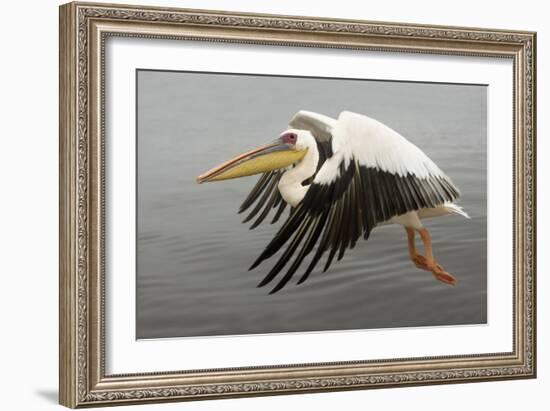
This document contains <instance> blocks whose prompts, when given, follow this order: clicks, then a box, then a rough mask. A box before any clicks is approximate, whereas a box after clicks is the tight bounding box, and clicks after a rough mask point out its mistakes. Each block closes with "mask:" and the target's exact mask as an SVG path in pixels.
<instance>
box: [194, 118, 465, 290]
mask: <svg viewBox="0 0 550 411" xmlns="http://www.w3.org/2000/svg"><path fill="white" fill-rule="evenodd" d="M258 173H263V175H262V176H261V178H260V179H259V181H258V182H257V183H256V185H255V186H254V188H253V189H252V191H251V192H250V194H249V195H248V197H247V198H246V199H245V201H244V202H243V204H242V205H241V208H240V210H239V212H240V213H241V212H243V211H245V210H247V209H248V208H250V207H251V206H252V205H253V204H254V203H256V205H255V206H254V208H253V209H252V212H251V213H250V215H249V216H248V217H247V218H246V219H245V220H244V222H247V221H250V220H251V219H252V218H253V217H255V216H256V215H258V213H259V216H258V217H257V219H256V220H255V222H254V223H253V224H252V226H251V229H252V228H254V227H256V226H257V225H258V224H260V223H261V222H262V221H263V220H264V219H265V218H266V216H267V215H268V214H269V212H270V210H273V209H276V211H275V215H274V218H273V220H272V223H274V222H276V221H277V220H278V219H279V217H280V216H281V213H282V212H283V210H284V209H285V207H286V205H287V204H289V205H290V206H291V207H292V209H291V212H290V214H289V216H288V218H287V220H286V221H285V222H284V224H283V225H282V226H281V227H280V229H279V231H278V232H277V234H276V235H275V237H274V238H273V239H272V240H271V242H270V243H269V244H268V245H267V247H266V248H265V250H264V251H263V252H262V253H261V255H260V256H259V257H258V259H257V260H256V261H255V262H254V263H253V264H252V266H251V267H250V269H253V268H255V267H256V266H258V265H259V264H260V263H261V262H262V261H264V260H265V259H267V258H269V257H271V256H273V255H274V254H275V253H276V252H277V251H279V250H280V249H281V248H282V247H283V246H284V245H285V244H286V243H289V244H288V246H287V247H286V250H285V251H284V252H283V253H282V255H281V256H280V258H279V260H278V261H277V262H276V263H275V265H274V266H273V268H272V269H271V271H270V272H269V274H267V276H266V277H265V278H264V279H263V281H262V282H260V284H259V285H258V286H263V285H265V284H267V283H269V282H271V281H272V280H273V279H274V278H275V277H277V275H278V274H279V273H280V272H281V270H282V269H283V268H284V266H285V265H286V264H287V263H288V262H290V260H291V258H292V256H293V255H294V253H295V252H296V251H298V253H297V255H296V257H295V258H294V261H293V262H292V264H291V265H290V267H289V268H288V270H287V271H286V273H285V274H284V275H283V276H282V278H280V279H279V281H278V283H277V284H276V286H275V287H274V288H273V289H272V290H271V292H270V293H274V292H277V291H278V290H280V289H281V288H282V287H284V285H285V284H286V283H287V282H288V281H289V280H290V279H291V278H292V276H293V275H294V273H295V272H296V271H297V269H298V267H299V266H300V264H301V263H302V262H303V261H304V259H305V257H306V256H307V255H308V254H310V253H312V252H314V254H313V257H312V258H311V260H310V262H309V265H308V266H307V268H306V270H305V272H304V273H303V274H302V276H301V278H300V279H299V280H298V284H300V283H302V282H303V281H305V280H306V279H307V278H308V276H309V275H310V273H311V272H312V270H313V269H314V267H315V266H316V264H317V262H318V261H319V259H320V258H321V256H322V255H323V254H324V253H325V252H326V251H328V252H329V254H328V258H327V260H326V263H325V266H324V271H326V270H327V269H328V268H329V266H330V265H331V263H332V261H333V259H334V257H335V256H337V259H338V260H340V259H341V258H342V257H343V255H344V252H345V251H346V249H348V248H349V249H352V248H353V247H354V246H355V244H356V242H357V240H358V239H359V237H360V236H363V238H364V239H368V237H369V234H370V232H371V231H372V229H373V228H375V227H376V226H379V225H384V224H400V225H402V226H403V227H404V228H405V230H406V232H407V240H408V249H409V256H410V258H411V260H412V262H413V263H414V264H415V265H416V267H418V268H420V269H422V270H426V271H431V272H432V273H433V275H434V277H435V278H436V279H437V280H439V281H442V282H444V283H446V284H450V285H455V284H456V279H455V278H454V277H453V276H452V275H451V274H449V273H448V272H446V271H445V270H444V269H443V267H441V265H439V264H438V263H437V261H436V260H435V258H434V256H433V251H432V242H431V238H430V233H429V232H428V230H427V229H426V228H425V227H424V226H423V225H422V219H424V218H427V217H438V216H443V215H448V214H459V215H462V216H464V217H466V218H469V217H468V215H467V214H466V213H465V212H464V211H463V210H462V208H461V207H460V206H458V205H456V204H454V201H455V200H456V199H457V198H458V197H459V191H458V188H456V186H455V185H454V184H453V183H452V181H451V179H450V178H449V177H448V176H446V175H445V173H443V171H441V169H440V168H439V167H438V166H437V165H436V164H435V163H434V162H433V161H432V160H430V159H429V158H428V156H427V155H426V154H424V152H422V150H420V149H419V148H418V147H417V146H415V145H414V144H412V143H411V142H410V141H408V140H407V139H405V138H404V137H403V136H401V135H400V134H399V133H397V132H396V131H394V130H392V129H391V128H389V127H388V126H386V125H384V124H382V123H380V122H378V121H376V120H374V119H372V118H369V117H367V116H364V115H360V114H356V113H352V112H349V111H344V112H342V113H341V114H340V115H339V116H338V119H337V120H335V119H332V118H330V117H327V116H324V115H321V114H317V113H313V112H309V111H299V112H298V113H297V114H296V115H295V116H294V117H293V118H292V120H291V121H290V123H289V128H288V130H286V131H284V132H283V133H282V134H281V135H280V136H279V138H277V139H276V140H275V141H274V142H272V143H270V144H268V145H265V146H262V147H260V148H258V149H255V150H252V151H248V152H246V153H244V154H241V155H240V156H238V157H236V158H234V159H232V160H230V161H228V162H226V163H223V164H221V165H220V166H218V167H215V168H213V169H212V170H210V171H208V172H206V173H204V174H203V175H200V176H199V177H197V182H198V183H203V182H207V181H220V180H226V179H230V178H237V177H243V176H249V175H253V174H258ZM260 211H261V212H260ZM417 232H418V234H419V235H420V238H421V240H422V242H423V245H424V252H425V255H421V254H419V253H418V252H417V250H416V244H415V242H416V241H415V236H416V233H417Z"/></svg>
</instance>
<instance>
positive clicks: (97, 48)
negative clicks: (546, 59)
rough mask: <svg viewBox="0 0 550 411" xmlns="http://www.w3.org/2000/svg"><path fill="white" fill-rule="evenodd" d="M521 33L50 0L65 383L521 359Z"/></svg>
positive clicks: (372, 384)
mask: <svg viewBox="0 0 550 411" xmlns="http://www.w3.org/2000/svg"><path fill="white" fill-rule="evenodd" d="M535 39H536V38H535V33H532V32H517V31H508V30H487V29H478V28H476V29H473V28H459V27H442V26H431V25H430V26H421V25H411V24H397V23H378V22H366V21H351V20H330V19H319V18H312V17H290V16H275V15H256V14H245V13H231V12H220V11H201V10H187V9H167V8H155V7H134V6H120V5H117V6H115V5H107V4H91V3H70V4H66V5H63V6H61V8H60V186H61V189H60V224H61V225H60V324H61V327H60V328H61V329H60V371H61V372H60V402H61V404H63V405H66V406H68V407H81V406H104V405H116V404H128V403H141V402H151V401H172V400H194V399H204V398H209V399H214V398H225V397H239V396H251V395H265V394H286V393H304V392H314V391H329V390H344V389H369V388H383V387H396V386H410V385H419V384H440V383H457V382H475V381H488V380H499V379H512V378H533V377H535V375H536V338H535V337H536V330H535V323H536V318H535V314H536V299H535V291H536V289H535V288H536V287H535V286H536V282H535V252H536V247H535V241H536V233H535V218H536V210H535V186H536V184H535V153H536V150H535V133H536V127H535V84H536V80H535V67H536V55H535V50H536V43H535Z"/></svg>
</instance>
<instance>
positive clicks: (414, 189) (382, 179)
mask: <svg viewBox="0 0 550 411" xmlns="http://www.w3.org/2000/svg"><path fill="white" fill-rule="evenodd" d="M458 196H459V192H458V189H457V188H456V187H455V186H454V185H453V184H452V182H451V181H450V180H449V179H447V178H445V177H440V176H437V177H435V176H434V177H428V178H418V177H416V176H414V175H412V174H408V175H406V176H399V175H396V174H392V173H389V172H386V171H382V170H379V169H378V168H373V167H366V166H364V165H361V164H359V163H357V162H356V161H355V160H353V159H352V160H351V161H348V162H345V161H342V163H341V164H340V168H339V177H338V178H336V179H335V180H334V181H333V182H331V183H329V184H319V183H315V182H313V183H311V184H310V185H309V189H308V191H307V193H306V196H305V197H304V199H303V200H302V202H301V203H300V204H299V205H298V206H297V207H296V208H295V209H294V210H293V212H292V213H291V214H290V216H289V217H288V219H287V220H286V221H285V223H284V224H283V226H282V227H281V228H280V229H279V231H278V232H277V234H276V235H275V237H274V238H273V239H272V241H271V242H270V243H269V244H268V245H267V247H266V248H265V250H264V251H263V252H262V253H261V254H260V256H259V257H258V259H257V260H256V261H255V262H254V264H253V265H252V267H251V269H252V268H254V267H256V266H258V265H259V264H260V263H261V262H262V261H264V260H265V259H267V258H269V257H271V256H273V255H274V254H275V253H276V252H277V251H279V250H280V249H281V248H283V247H284V246H285V244H286V243H287V242H288V241H289V240H290V239H291V238H292V241H290V243H289V245H288V246H287V248H286V250H285V252H284V253H283V254H282V255H281V257H280V258H279V260H278V261H277V263H276V264H275V265H274V266H273V268H272V269H271V271H270V272H269V274H268V275H267V276H266V277H265V278H264V279H263V280H262V282H261V283H260V284H259V286H263V285H266V284H268V283H270V282H271V281H272V280H273V279H275V278H276V277H277V275H278V274H279V273H280V272H281V271H282V270H283V269H284V267H285V265H286V264H287V262H288V260H289V259H290V258H291V257H292V256H293V255H294V254H295V253H296V250H298V249H299V248H300V247H301V249H300V251H299V252H298V253H297V256H296V257H295V259H294V261H293V263H292V264H291V266H290V267H289V268H288V270H287V272H286V273H285V275H283V277H282V278H281V279H280V280H279V282H278V283H277V285H276V286H275V287H274V288H273V289H272V290H271V292H270V293H275V292H277V291H279V290H280V289H281V288H283V287H284V286H285V285H286V284H287V283H288V282H289V281H290V280H291V278H292V277H293V276H294V275H295V273H296V272H297V270H298V268H299V267H300V265H301V264H302V263H303V261H304V260H305V258H306V257H307V256H308V255H309V254H310V253H311V252H312V251H313V250H314V249H315V246H317V250H316V251H315V253H314V255H313V257H312V258H311V261H310V263H309V265H308V267H307V269H306V270H305V272H304V273H303V274H302V276H301V277H300V279H299V281H298V284H301V283H302V282H304V281H305V280H306V279H307V278H308V277H309V276H310V274H311V273H312V272H313V270H314V269H315V267H316V265H317V263H318V262H319V260H320V259H321V257H322V256H323V255H324V254H325V252H326V251H327V250H328V251H329V253H328V257H327V260H326V262H325V265H324V269H323V270H324V271H326V270H327V269H328V268H329V267H330V265H331V264H332V262H333V260H334V257H337V259H338V260H339V259H341V258H342V257H343V256H344V254H345V251H346V250H347V249H348V248H353V247H354V246H355V244H356V242H357V240H358V238H359V237H361V236H363V237H364V238H365V239H367V238H368V237H369V234H370V232H371V231H372V229H373V228H374V227H376V225H377V224H379V223H382V222H384V221H387V220H389V219H391V218H392V217H396V216H398V215H402V214H405V213H407V212H410V211H416V210H419V209H421V208H426V207H435V206H437V205H439V204H442V203H444V202H447V201H449V202H452V201H454V200H456V199H457V198H458ZM282 204H285V202H284V201H282ZM278 214H280V213H279V212H278Z"/></svg>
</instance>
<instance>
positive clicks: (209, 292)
mask: <svg viewBox="0 0 550 411" xmlns="http://www.w3.org/2000/svg"><path fill="white" fill-rule="evenodd" d="M138 92H139V100H138V157H137V158H138V236H137V237H138V238H137V253H138V257H137V335H138V338H160V337H183V336H200V335H203V336H205V335H227V334H249V333H271V332H291V331H317V330H342V329H365V328H383V327H406V326H428V325H451V324H479V323H485V322H486V319H487V305H486V304H487V288H486V279H487V277H486V267H487V243H486V239H487V230H486V228H487V216H486V206H487V205H486V123H485V122H486V89H485V87H484V86H456V85H435V84H411V83H388V82H373V81H341V80H320V79H292V78H277V77H255V76H228V75H202V74H190V73H164V72H139V75H138ZM299 109H309V110H313V111H318V112H321V113H324V114H327V115H331V116H337V114H338V113H339V112H340V111H341V110H343V109H346V110H351V111H356V112H360V113H364V114H367V115H370V116H371V117H374V118H377V119H378V120H380V121H382V122H384V123H386V124H388V125H390V126H391V127H393V128H394V129H396V130H398V131H399V132H401V133H402V134H404V135H405V136H406V137H407V138H409V139H410V140H411V141H413V142H414V143H415V144H417V145H418V146H419V147H421V148H422V149H423V150H424V151H425V152H426V153H427V154H428V155H429V156H430V157H431V158H432V159H433V160H434V161H435V162H436V163H437V164H438V165H439V166H440V167H441V168H442V169H443V170H444V171H445V172H446V173H447V174H448V175H449V176H451V178H452V179H453V181H454V182H455V183H456V185H457V186H458V187H459V188H460V189H461V191H462V199H461V200H460V204H461V205H462V206H463V207H464V208H465V210H466V211H467V212H468V213H469V214H470V216H471V217H472V219H471V220H466V219H464V218H462V217H459V216H449V217H443V218H439V219H432V220H426V221H425V223H426V226H427V227H428V229H429V230H430V231H431V233H432V237H433V242H434V252H435V255H436V257H437V259H438V260H439V262H440V263H441V264H442V265H443V266H444V267H445V269H446V270H447V271H449V272H450V273H452V274H454V275H455V276H456V278H457V279H458V286H457V287H454V288H453V287H449V286H446V285H444V284H442V283H440V282H437V281H435V280H434V279H433V277H432V274H431V273H429V272H426V271H421V270H418V269H416V268H415V267H414V266H413V264H412V263H411V262H410V261H409V259H408V254H407V245H406V236H405V232H404V230H403V229H402V228H401V227H400V226H394V225H392V226H385V227H379V228H377V229H375V230H374V231H373V232H372V234H371V237H370V239H369V240H368V241H366V242H365V241H363V242H359V243H358V244H357V246H356V247H355V249H353V250H351V251H348V252H347V253H346V256H345V257H344V258H343V260H342V261H340V262H338V263H335V264H333V265H332V267H331V269H330V270H329V271H328V272H326V273H324V274H323V273H321V272H320V270H319V269H317V270H316V272H314V273H313V274H312V276H311V277H310V279H309V280H308V281H306V282H305V283H303V284H301V285H299V286H296V285H294V283H292V282H291V283H289V284H288V285H287V287H285V288H284V289H283V290H282V291H280V292H279V293H277V294H274V295H267V293H268V291H269V288H256V285H257V284H258V282H259V281H260V280H261V279H262V278H263V277H264V276H265V275H266V274H267V272H268V271H269V269H270V268H271V265H272V264H273V262H274V260H275V259H274V258H272V259H271V260H268V261H266V262H264V263H263V264H262V265H261V266H260V267H258V268H257V269H255V270H253V271H247V269H248V267H249V266H250V264H251V263H252V262H253V261H254V259H255V258H256V257H257V256H258V255H259V254H260V253H261V251H262V250H263V248H264V247H265V245H266V244H267V243H268V242H269V240H270V239H271V238H272V236H273V235H274V233H275V231H276V229H277V226H278V225H269V224H263V225H261V226H260V227H258V228H256V229H255V230H249V229H248V226H247V225H243V224H241V223H240V220H241V219H242V216H240V215H237V213H236V210H237V208H238V206H239V205H240V203H241V202H242V200H243V199H244V197H245V196H246V194H247V193H248V191H249V190H250V188H251V187H252V186H253V184H254V182H255V180H256V177H249V178H244V179H239V180H231V181H226V182H219V183H210V184H203V185H200V186H199V185H198V184H196V183H195V177H196V176H197V175H199V174H200V173H202V172H204V171H205V170H206V169H208V168H210V167H211V166H214V165H216V164H217V163H219V162H221V161H224V160H227V159H228V158H230V157H231V156H233V155H235V154H238V153H240V152H242V151H243V150H246V149H249V148H252V147H255V146H257V145H258V144H262V143H264V142H266V141H269V140H272V139H273V138H274V137H275V136H277V135H278V134H279V133H280V132H281V131H283V130H284V128H285V126H286V122H287V121H288V119H290V118H291V116H292V115H293V114H294V113H295V112H296V111H297V110H299ZM275 257H277V256H275ZM320 266H321V267H322V264H320ZM299 273H300V272H299Z"/></svg>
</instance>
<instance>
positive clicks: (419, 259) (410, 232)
mask: <svg viewBox="0 0 550 411" xmlns="http://www.w3.org/2000/svg"><path fill="white" fill-rule="evenodd" d="M405 230H406V231H407V243H408V245H409V257H410V258H411V261H412V262H413V264H414V265H415V266H416V268H420V269H421V270H426V271H432V269H431V268H430V266H429V265H428V260H427V259H426V257H424V256H423V255H422V254H419V253H418V252H417V251H416V231H415V230H414V229H412V228H408V227H405Z"/></svg>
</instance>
